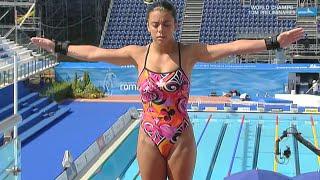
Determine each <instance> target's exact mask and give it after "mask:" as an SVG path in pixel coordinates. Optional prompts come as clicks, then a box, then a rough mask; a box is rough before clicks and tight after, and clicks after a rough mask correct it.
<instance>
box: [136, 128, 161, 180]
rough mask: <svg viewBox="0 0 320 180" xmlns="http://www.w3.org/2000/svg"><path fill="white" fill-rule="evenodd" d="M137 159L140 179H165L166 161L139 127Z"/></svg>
mask: <svg viewBox="0 0 320 180" xmlns="http://www.w3.org/2000/svg"><path fill="white" fill-rule="evenodd" d="M137 159H138V164H139V169H140V175H141V178H142V180H149V179H150V180H157V179H159V180H165V179H166V177H167V162H166V160H165V159H164V158H163V157H162V156H161V154H160V151H159V150H158V147H157V146H156V145H155V144H154V142H153V141H152V140H151V139H150V137H149V136H148V135H147V134H146V133H145V132H144V131H143V130H141V128H140V131H139V138H138V147H137Z"/></svg>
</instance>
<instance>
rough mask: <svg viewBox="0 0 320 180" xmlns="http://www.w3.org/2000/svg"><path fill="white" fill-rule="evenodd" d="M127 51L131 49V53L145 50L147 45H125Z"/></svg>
mask: <svg viewBox="0 0 320 180" xmlns="http://www.w3.org/2000/svg"><path fill="white" fill-rule="evenodd" d="M124 48H126V49H127V50H128V51H131V52H133V53H139V52H144V51H146V50H147V48H148V47H147V45H146V46H140V45H128V46H125V47H124Z"/></svg>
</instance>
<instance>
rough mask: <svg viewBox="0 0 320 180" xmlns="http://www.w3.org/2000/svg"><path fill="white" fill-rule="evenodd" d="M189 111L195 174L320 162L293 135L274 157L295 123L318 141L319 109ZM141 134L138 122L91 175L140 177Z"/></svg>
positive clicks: (296, 168)
mask: <svg viewBox="0 0 320 180" xmlns="http://www.w3.org/2000/svg"><path fill="white" fill-rule="evenodd" d="M189 116H190V119H191V122H192V124H193V128H194V133H195V139H196V142H197V161H196V167H195V171H194V179H223V178H224V177H226V176H227V175H228V172H229V171H230V174H233V173H237V172H241V171H245V170H251V169H265V170H270V171H276V172H279V173H281V174H284V175H287V176H291V177H293V176H296V175H299V174H303V173H306V172H311V171H317V170H318V169H319V167H320V161H319V160H318V158H317V156H316V155H315V154H313V152H311V151H310V150H309V149H307V148H306V147H304V146H303V145H302V144H300V143H297V141H296V140H295V139H294V138H292V137H291V136H290V137H289V138H287V139H284V140H283V141H282V142H281V143H280V149H281V150H282V151H283V150H285V149H286V146H288V147H290V149H291V156H290V158H289V160H288V161H286V163H285V164H278V163H276V162H275V158H274V142H275V137H276V136H281V135H282V131H284V130H286V129H287V128H288V127H291V126H296V128H297V130H298V131H299V132H301V133H302V136H303V137H304V138H306V139H307V140H309V141H310V142H311V143H313V144H315V141H317V139H318V138H319V133H320V132H319V115H310V114H267V113H208V112H189ZM242 119H243V121H242ZM311 119H312V120H314V125H312V123H311ZM277 120H278V122H279V123H278V126H277V125H276V122H277ZM242 122H243V125H241V124H242ZM240 130H241V131H240ZM239 132H240V136H239V137H240V138H239V141H238V144H237V139H238V138H237V137H238V134H239ZM137 135H138V128H137V127H136V128H135V129H134V130H133V131H132V132H131V133H130V135H129V136H128V137H127V138H126V140H124V141H123V142H122V144H121V145H120V146H119V147H118V148H117V150H116V151H115V152H114V153H113V155H112V156H111V157H109V158H108V159H107V160H106V161H105V162H104V163H103V165H101V166H100V167H99V169H98V171H96V172H95V174H94V175H92V176H91V179H93V180H98V179H106V178H108V179H117V178H119V179H125V180H126V179H128V180H129V179H130V180H132V179H141V178H140V177H139V176H138V163H137V160H136V158H135V152H136V151H135V148H136V144H137ZM236 144H237V146H236ZM235 149H236V151H235ZM234 153H235V154H234ZM233 154H234V155H233Z"/></svg>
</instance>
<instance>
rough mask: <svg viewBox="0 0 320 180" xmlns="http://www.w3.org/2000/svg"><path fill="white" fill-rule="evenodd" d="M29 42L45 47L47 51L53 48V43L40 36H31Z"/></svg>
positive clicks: (51, 50) (52, 50)
mask: <svg viewBox="0 0 320 180" xmlns="http://www.w3.org/2000/svg"><path fill="white" fill-rule="evenodd" d="M31 42H32V43H33V44H35V45H37V46H38V47H41V48H43V49H45V50H46V51H48V52H51V53H53V52H54V48H55V43H54V42H53V41H51V40H50V39H46V38H40V37H33V38H31Z"/></svg>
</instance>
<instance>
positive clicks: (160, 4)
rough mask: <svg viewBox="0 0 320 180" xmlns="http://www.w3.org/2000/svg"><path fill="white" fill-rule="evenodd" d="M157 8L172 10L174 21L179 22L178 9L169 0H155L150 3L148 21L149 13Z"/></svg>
mask: <svg viewBox="0 0 320 180" xmlns="http://www.w3.org/2000/svg"><path fill="white" fill-rule="evenodd" d="M157 8H159V9H160V10H166V11H169V12H171V15H172V17H173V18H174V21H175V22H177V10H176V8H175V7H174V6H173V5H172V3H170V2H169V1H167V0H155V1H153V3H152V4H150V5H148V8H147V16H146V18H147V19H146V20H147V21H148V20H149V14H150V13H151V12H152V11H154V10H155V9H157Z"/></svg>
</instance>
